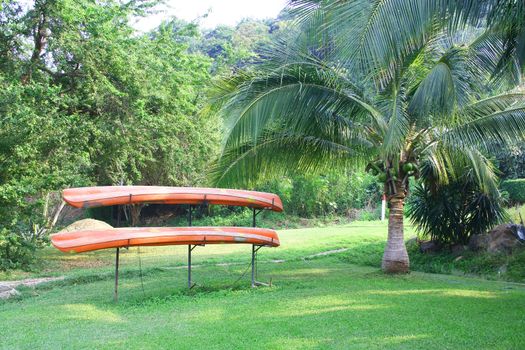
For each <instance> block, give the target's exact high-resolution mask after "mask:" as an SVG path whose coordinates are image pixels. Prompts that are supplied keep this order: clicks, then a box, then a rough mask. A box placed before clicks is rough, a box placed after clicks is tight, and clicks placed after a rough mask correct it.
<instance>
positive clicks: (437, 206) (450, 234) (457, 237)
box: [407, 177, 506, 244]
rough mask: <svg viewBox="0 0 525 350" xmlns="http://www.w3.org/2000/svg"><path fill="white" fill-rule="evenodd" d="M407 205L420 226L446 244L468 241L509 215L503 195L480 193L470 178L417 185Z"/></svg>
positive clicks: (423, 231)
mask: <svg viewBox="0 0 525 350" xmlns="http://www.w3.org/2000/svg"><path fill="white" fill-rule="evenodd" d="M408 207H409V209H408V211H407V213H408V216H409V218H410V220H411V221H412V222H413V223H414V224H416V225H417V226H418V229H419V230H420V231H421V232H422V233H423V234H424V235H428V236H430V238H431V239H432V240H434V241H437V242H440V243H443V244H457V243H460V244H466V243H467V242H468V240H469V238H470V236H471V235H473V234H480V233H484V232H486V231H487V230H488V229H490V228H491V227H493V226H494V225H495V224H497V223H499V222H502V221H503V220H504V219H505V218H506V213H505V209H504V207H503V200H502V198H501V196H500V195H499V194H496V195H489V194H485V193H483V192H481V191H480V190H479V188H478V186H477V184H476V183H475V181H474V180H473V179H470V178H467V177H464V178H462V179H458V180H457V181H456V182H451V183H449V184H447V185H439V186H428V185H425V184H418V185H416V186H415V188H414V191H413V193H412V196H411V198H410V205H409V206H408Z"/></svg>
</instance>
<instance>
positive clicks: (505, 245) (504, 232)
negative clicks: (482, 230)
mask: <svg viewBox="0 0 525 350" xmlns="http://www.w3.org/2000/svg"><path fill="white" fill-rule="evenodd" d="M517 226H518V225H513V224H510V225H508V224H504V225H498V226H496V227H494V228H493V229H492V230H491V231H490V232H489V233H488V236H489V242H488V246H487V251H488V252H490V253H510V252H512V250H513V249H514V248H515V247H517V246H521V245H522V243H521V242H520V241H519V240H518V238H517V235H516V231H517V229H518V228H517Z"/></svg>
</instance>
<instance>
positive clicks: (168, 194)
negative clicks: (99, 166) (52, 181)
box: [62, 186, 283, 211]
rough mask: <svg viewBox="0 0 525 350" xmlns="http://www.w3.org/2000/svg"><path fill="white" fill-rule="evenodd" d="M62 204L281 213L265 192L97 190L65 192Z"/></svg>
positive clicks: (277, 203)
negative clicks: (224, 207)
mask: <svg viewBox="0 0 525 350" xmlns="http://www.w3.org/2000/svg"><path fill="white" fill-rule="evenodd" d="M62 197H63V198H64V200H65V201H66V202H67V203H68V204H70V205H72V206H74V207H77V208H90V207H102V206H110V205H124V204H138V203H154V204H195V205H197V204H204V203H208V204H220V205H232V206H244V207H251V208H260V209H271V210H274V211H282V210H283V203H282V202H281V199H280V198H279V196H278V195H275V194H273V193H266V192H256V191H245V190H232V189H222V188H201V187H161V186H101V187H79V188H69V189H65V190H64V191H63V193H62Z"/></svg>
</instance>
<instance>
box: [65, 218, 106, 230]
mask: <svg viewBox="0 0 525 350" xmlns="http://www.w3.org/2000/svg"><path fill="white" fill-rule="evenodd" d="M108 228H113V226H111V225H110V224H108V223H106V222H104V221H100V220H95V219H82V220H78V221H75V222H74V223H72V224H71V225H69V226H67V227H65V228H64V229H62V230H60V231H59V232H58V233H66V232H72V231H81V230H104V229H108Z"/></svg>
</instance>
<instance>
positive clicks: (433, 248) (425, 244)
mask: <svg viewBox="0 0 525 350" xmlns="http://www.w3.org/2000/svg"><path fill="white" fill-rule="evenodd" d="M419 250H420V251H421V253H436V252H439V251H440V250H441V245H440V244H439V243H437V242H434V241H420V242H419Z"/></svg>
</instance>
